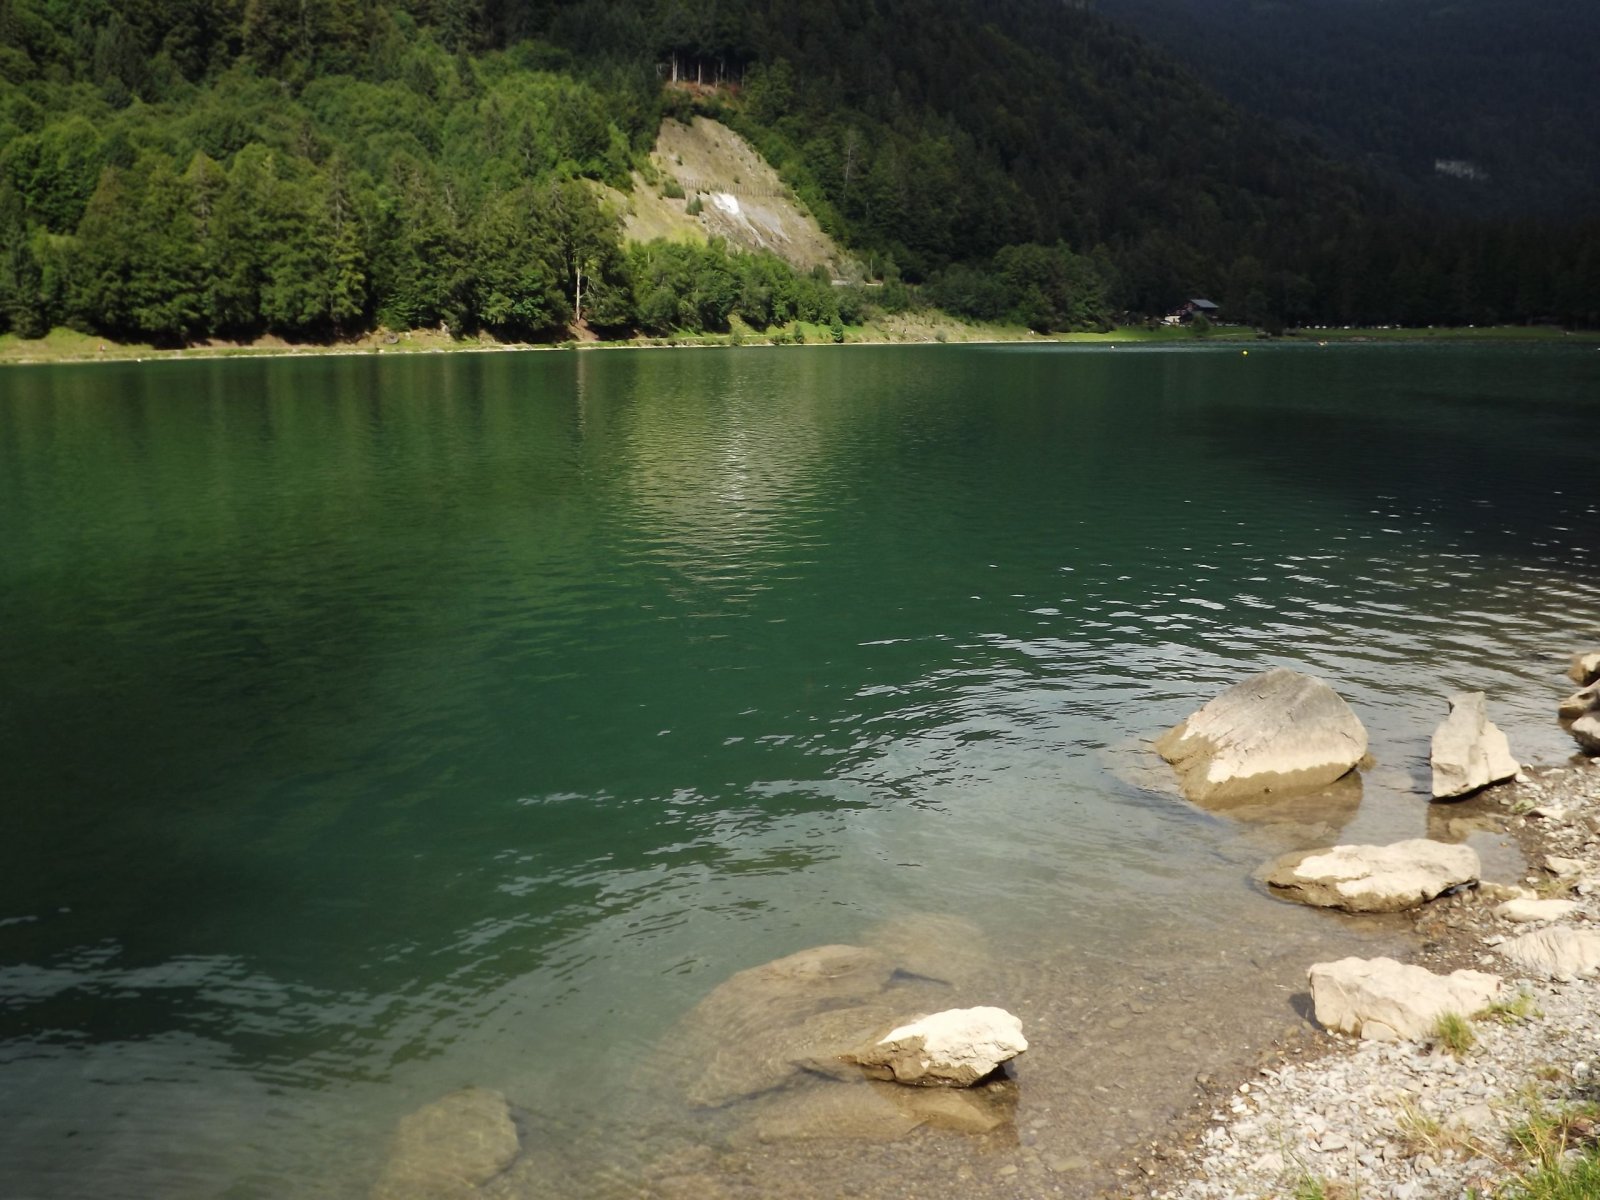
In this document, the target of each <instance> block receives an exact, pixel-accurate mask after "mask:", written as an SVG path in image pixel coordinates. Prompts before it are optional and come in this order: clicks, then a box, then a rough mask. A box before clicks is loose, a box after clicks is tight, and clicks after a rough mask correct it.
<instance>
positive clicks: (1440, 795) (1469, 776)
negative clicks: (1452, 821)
mask: <svg viewBox="0 0 1600 1200" xmlns="http://www.w3.org/2000/svg"><path fill="white" fill-rule="evenodd" d="M1429 761H1430V762H1431V763H1432V764H1433V798H1434V799H1435V800H1445V799H1448V798H1450V797H1452V796H1465V795H1466V794H1467V793H1469V792H1475V791H1477V790H1478V789H1479V788H1485V787H1488V786H1489V785H1490V784H1491V783H1499V782H1500V781H1501V780H1502V779H1511V778H1512V777H1514V776H1515V775H1516V773H1517V772H1518V771H1520V770H1521V769H1522V768H1521V767H1519V766H1518V765H1517V760H1516V759H1514V758H1512V757H1511V745H1510V743H1509V742H1507V741H1506V735H1505V734H1504V733H1502V732H1501V731H1500V729H1499V727H1497V726H1496V725H1495V724H1494V722H1492V721H1490V720H1489V716H1488V712H1487V709H1486V707H1485V701H1484V695H1483V693H1482V692H1458V693H1457V694H1456V695H1454V696H1451V697H1450V715H1449V716H1448V717H1446V718H1445V719H1444V721H1443V723H1442V724H1440V726H1439V728H1438V729H1436V730H1434V731H1433V748H1432V753H1431V755H1430V757H1429Z"/></svg>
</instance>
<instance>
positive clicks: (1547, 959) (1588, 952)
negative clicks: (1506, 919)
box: [1496, 925, 1600, 975]
mask: <svg viewBox="0 0 1600 1200" xmlns="http://www.w3.org/2000/svg"><path fill="white" fill-rule="evenodd" d="M1496 949H1498V950H1499V951H1500V953H1501V954H1504V955H1505V956H1506V957H1507V958H1509V959H1510V960H1511V961H1512V962H1514V963H1516V964H1517V966H1519V967H1522V968H1523V969H1524V970H1528V971H1542V972H1544V973H1545V974H1547V975H1584V974H1587V973H1588V972H1590V971H1592V970H1594V969H1595V968H1596V967H1600V933H1596V932H1594V931H1592V930H1587V929H1568V928H1567V927H1565V926H1561V925H1558V926H1554V927H1552V928H1550V929H1540V930H1537V931H1535V932H1533V933H1525V934H1523V935H1522V936H1521V937H1519V938H1512V939H1511V940H1510V941H1509V942H1502V943H1501V944H1500V945H1499V946H1497V947H1496Z"/></svg>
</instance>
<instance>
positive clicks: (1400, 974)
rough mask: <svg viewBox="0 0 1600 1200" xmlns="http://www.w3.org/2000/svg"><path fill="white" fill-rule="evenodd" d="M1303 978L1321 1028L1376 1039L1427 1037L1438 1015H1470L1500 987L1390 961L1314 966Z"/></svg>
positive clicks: (1484, 978) (1482, 977)
mask: <svg viewBox="0 0 1600 1200" xmlns="http://www.w3.org/2000/svg"><path fill="white" fill-rule="evenodd" d="M1307 975H1308V978H1309V979H1310V982H1311V1001H1312V1004H1313V1005H1315V1007H1316V1013H1317V1020H1318V1021H1319V1022H1320V1023H1321V1024H1322V1026H1323V1028H1324V1029H1334V1030H1338V1031H1339V1032H1341V1033H1353V1034H1355V1035H1357V1036H1358V1037H1363V1038H1368V1039H1372V1040H1378V1041H1393V1040H1394V1039H1396V1038H1424V1037H1427V1036H1428V1035H1429V1034H1431V1033H1432V1032H1433V1027H1434V1024H1435V1023H1436V1022H1437V1021H1438V1020H1439V1018H1440V1017H1442V1016H1444V1015H1445V1014H1447V1013H1454V1014H1456V1015H1457V1016H1463V1017H1470V1016H1471V1015H1472V1014H1473V1013H1475V1012H1478V1011H1479V1010H1480V1009H1483V1008H1485V1007H1487V1006H1488V1005H1489V1004H1491V1003H1493V1001H1494V999H1495V997H1496V996H1498V995H1499V994H1500V988H1501V986H1502V985H1501V982H1500V980H1499V979H1498V978H1497V977H1496V976H1494V975H1487V974H1485V973H1484V972H1482V971H1454V972H1452V973H1451V974H1449V975H1435V974H1434V973H1433V972H1432V971H1429V970H1426V969H1425V968H1423V967H1414V966H1410V965H1407V964H1405V963H1399V962H1396V961H1395V960H1394V959H1392V958H1370V959H1369V958H1342V959H1340V960H1339V961H1338V962H1331V963H1317V964H1316V965H1315V966H1314V967H1312V968H1311V970H1310V971H1309V972H1307Z"/></svg>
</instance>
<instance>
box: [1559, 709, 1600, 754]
mask: <svg viewBox="0 0 1600 1200" xmlns="http://www.w3.org/2000/svg"><path fill="white" fill-rule="evenodd" d="M1563 725H1565V727H1566V730H1567V732H1568V733H1570V734H1571V735H1572V740H1573V741H1575V742H1577V743H1578V746H1579V748H1581V749H1582V750H1583V752H1584V753H1585V754H1600V714H1596V713H1586V714H1584V715H1583V716H1581V717H1579V718H1578V719H1577V720H1575V721H1565V722H1563Z"/></svg>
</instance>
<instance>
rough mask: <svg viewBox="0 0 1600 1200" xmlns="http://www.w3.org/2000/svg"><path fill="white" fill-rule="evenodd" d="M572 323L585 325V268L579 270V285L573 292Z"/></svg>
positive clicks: (580, 267)
mask: <svg viewBox="0 0 1600 1200" xmlns="http://www.w3.org/2000/svg"><path fill="white" fill-rule="evenodd" d="M572 323H573V324H574V325H582V324H583V267H582V266H579V268H578V283H577V286H576V287H575V288H573V292H572Z"/></svg>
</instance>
